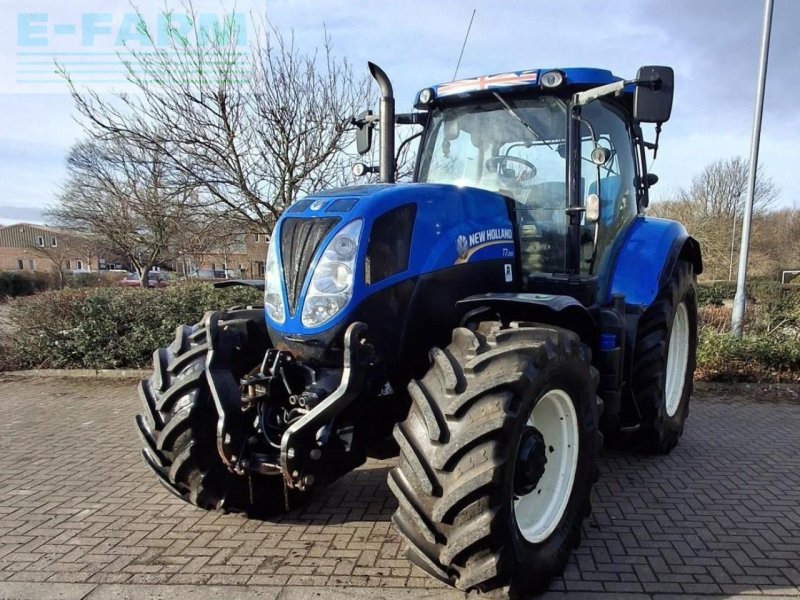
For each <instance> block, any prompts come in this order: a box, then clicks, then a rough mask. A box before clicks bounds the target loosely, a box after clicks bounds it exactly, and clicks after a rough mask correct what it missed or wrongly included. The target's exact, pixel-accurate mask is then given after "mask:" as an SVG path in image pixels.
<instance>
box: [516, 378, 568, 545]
mask: <svg viewBox="0 0 800 600" xmlns="http://www.w3.org/2000/svg"><path fill="white" fill-rule="evenodd" d="M528 426H530V427H534V428H535V429H536V430H537V431H538V432H539V433H540V434H541V437H542V439H543V441H544V452H545V454H546V457H547V460H546V462H545V464H544V472H543V473H542V474H541V476H540V477H539V479H538V482H537V483H536V487H535V489H532V490H531V491H529V492H528V493H525V494H521V495H519V496H518V497H516V498H515V499H514V515H515V517H516V520H517V526H518V527H519V531H520V533H521V534H522V536H523V537H524V538H525V539H526V540H527V541H528V542H530V543H532V544H536V543H539V542H542V541H544V540H546V539H547V538H548V537H550V535H552V533H553V531H555V529H556V527H557V526H558V524H559V522H560V521H561V517H562V516H563V515H564V511H565V510H566V508H567V504H568V503H569V498H570V496H571V495H572V487H573V484H574V482H575V472H576V471H577V467H578V416H577V412H576V410H575V405H574V403H573V401H572V398H570V396H569V394H567V393H566V392H565V391H564V390H550V391H548V392H547V393H546V394H545V395H544V396H542V397H541V398H540V399H539V401H538V402H537V403H536V406H534V408H533V411H532V412H531V416H530V418H529V419H528Z"/></svg>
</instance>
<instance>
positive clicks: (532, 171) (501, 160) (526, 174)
mask: <svg viewBox="0 0 800 600" xmlns="http://www.w3.org/2000/svg"><path fill="white" fill-rule="evenodd" d="M507 162H515V163H519V164H521V165H523V166H525V167H527V168H528V171H523V172H522V173H520V174H519V175H517V176H516V177H515V181H516V182H517V183H520V182H522V181H525V180H526V179H533V178H534V177H536V166H535V165H534V164H533V163H532V162H530V161H528V160H525V159H524V158H519V157H518V156H510V155H508V154H504V155H502V156H493V157H491V158H490V159H488V160H487V161H486V168H487V169H491V170H495V169H497V168H498V166H499V167H502V166H503V165H504V164H505V163H507Z"/></svg>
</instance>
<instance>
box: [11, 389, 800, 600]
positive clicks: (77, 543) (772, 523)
mask: <svg viewBox="0 0 800 600" xmlns="http://www.w3.org/2000/svg"><path fill="white" fill-rule="evenodd" d="M138 402H139V401H138V398H137V395H136V392H135V390H134V387H133V386H132V385H130V384H127V383H119V382H113V381H110V382H103V383H102V384H101V385H98V384H97V383H96V382H82V381H80V380H70V381H58V380H49V379H48V380H45V379H42V380H30V381H24V382H21V381H6V382H3V381H0V423H11V422H16V423H15V426H14V429H13V430H11V429H4V430H3V431H2V435H0V443H2V450H3V451H2V452H0V581H3V582H9V581H11V582H18V583H19V585H22V584H26V583H27V584H30V585H33V584H35V583H36V582H40V581H50V582H56V583H57V584H60V585H63V586H68V585H74V583H75V582H77V583H87V584H116V583H121V584H128V585H145V584H146V585H155V584H167V585H174V584H178V583H180V584H215V585H236V586H244V585H263V586H276V587H277V586H287V585H289V586H293V587H295V586H296V587H299V588H307V586H318V587H329V586H338V587H342V586H373V587H387V588H395V589H402V588H419V589H429V590H431V592H427V593H428V594H435V593H436V590H442V589H444V586H443V584H442V583H441V582H438V581H436V580H434V579H432V578H431V577H428V576H427V575H426V574H424V573H423V572H422V571H421V570H419V569H417V568H416V567H413V566H412V565H411V564H410V563H409V562H408V561H407V560H406V559H405V557H404V548H403V545H402V543H401V541H400V538H399V536H398V535H397V534H396V533H395V531H394V530H393V528H392V526H391V523H390V516H391V514H392V512H393V511H394V509H395V507H396V505H397V504H396V502H395V500H394V498H393V497H392V496H391V494H390V493H389V491H388V489H387V487H386V484H385V481H386V474H387V471H388V469H389V468H391V466H392V464H393V462H392V461H368V462H367V463H366V464H365V465H364V466H363V467H362V468H361V469H359V470H357V471H355V472H353V473H351V474H348V475H346V476H345V477H343V478H342V479H341V480H340V481H339V482H337V483H334V484H333V485H331V486H329V487H328V488H326V489H324V490H320V491H319V492H317V494H316V495H315V498H314V499H313V500H312V502H311V503H310V504H308V505H307V506H305V507H303V508H300V509H297V510H294V511H292V512H291V513H289V514H287V515H284V516H282V517H279V518H276V519H275V520H272V521H259V520H248V519H246V518H244V517H242V516H238V515H222V514H219V513H206V512H202V511H199V510H197V509H195V508H193V507H191V506H188V505H186V504H184V503H182V502H180V501H179V500H177V499H175V498H174V497H173V496H171V495H170V494H168V493H167V492H166V491H164V489H163V488H161V486H160V485H158V483H157V482H156V481H155V479H154V478H153V477H152V476H151V474H150V473H149V472H148V471H147V470H146V468H145V467H144V465H143V464H142V462H141V458H140V455H139V440H138V438H137V436H136V433H135V430H134V428H133V426H132V425H131V415H133V414H134V413H135V412H137V411H138ZM36 403H38V404H39V405H40V406H39V408H40V409H37V410H32V409H31V407H32V406H34V405H36ZM90 421H91V424H90V425H85V424H86V423H89V422H90ZM798 421H800V404H788V403H785V404H780V403H779V404H766V403H754V402H745V401H742V399H740V398H737V397H735V396H734V397H732V398H729V399H723V400H719V399H714V398H711V397H708V396H707V397H704V398H700V399H695V401H694V402H693V405H692V411H691V417H690V419H689V422H688V424H687V427H686V431H685V434H684V437H683V439H682V440H681V443H680V445H679V446H678V447H677V448H676V449H675V450H674V451H673V452H672V453H671V454H670V455H669V456H660V457H649V456H643V455H636V454H633V453H629V452H621V451H617V450H611V449H608V450H606V451H605V453H604V455H603V457H602V459H601V462H600V469H601V472H602V476H601V479H600V481H599V482H598V484H597V485H596V487H595V492H594V495H593V505H594V513H593V515H592V517H591V519H590V520H588V521H587V523H586V524H585V526H584V531H583V540H582V544H581V546H580V547H579V548H578V549H577V550H576V551H575V552H574V553H573V555H572V557H571V558H570V562H569V564H568V566H567V568H566V570H565V572H564V575H563V577H560V578H558V579H557V580H556V581H555V582H554V583H553V587H552V590H553V591H564V592H567V593H568V594H575V595H581V594H591V593H598V592H602V593H604V594H606V595H607V596H608V597H614V596H616V595H620V597H624V595H625V594H641V593H644V594H650V595H661V594H674V595H680V594H684V595H688V596H695V595H704V594H712V595H713V594H728V595H735V594H744V595H751V594H767V595H773V594H776V595H783V594H786V595H792V594H796V593H798V592H797V591H798V586H800V570H798V567H797V556H798V555H800V543H798V541H797V540H800V514H798V511H797V506H798V504H800V456H798V453H797V450H796V449H797V447H798V446H800V435H799V434H798V430H797V427H796V423H797V422H798ZM32 437H34V438H35V439H37V440H38V443H37V444H34V445H32V444H31V443H30V439H31V438H32ZM86 456H88V457H91V460H86V459H85V457H86ZM4 585H8V584H7V583H4ZM15 585H16V584H15ZM318 587H315V588H313V589H318ZM307 589H312V588H307Z"/></svg>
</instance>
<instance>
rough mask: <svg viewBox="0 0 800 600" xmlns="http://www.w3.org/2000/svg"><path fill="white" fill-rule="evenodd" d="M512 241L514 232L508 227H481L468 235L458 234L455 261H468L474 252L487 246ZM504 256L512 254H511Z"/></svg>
mask: <svg viewBox="0 0 800 600" xmlns="http://www.w3.org/2000/svg"><path fill="white" fill-rule="evenodd" d="M513 241H514V234H513V232H512V231H511V229H510V228H506V227H494V228H492V229H482V230H480V231H476V232H474V233H470V234H469V235H459V236H458V237H457V238H456V253H457V254H458V259H457V260H456V262H457V263H464V262H469V259H470V258H471V257H472V255H473V254H475V252H477V251H478V250H481V249H483V248H487V247H488V246H494V245H496V244H511V243H513ZM504 256H513V252H512V254H509V255H506V254H504Z"/></svg>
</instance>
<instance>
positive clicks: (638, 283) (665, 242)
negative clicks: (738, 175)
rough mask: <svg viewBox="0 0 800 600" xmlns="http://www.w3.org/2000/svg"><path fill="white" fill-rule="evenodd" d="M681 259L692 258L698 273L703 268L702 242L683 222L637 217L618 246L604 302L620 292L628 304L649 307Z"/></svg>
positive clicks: (691, 260)
mask: <svg viewBox="0 0 800 600" xmlns="http://www.w3.org/2000/svg"><path fill="white" fill-rule="evenodd" d="M679 259H683V260H687V261H689V262H691V263H692V264H693V265H694V272H695V273H696V274H699V273H702V272H703V260H702V257H701V254H700V245H699V244H698V242H697V240H695V239H694V238H693V237H691V236H690V235H689V234H688V233H687V232H686V229H685V228H684V226H683V225H681V224H680V223H678V222H676V221H669V220H667V219H655V218H649V217H647V218H645V217H639V218H637V219H636V220H635V221H634V222H633V224H632V225H631V228H630V229H629V230H628V234H627V238H626V239H625V241H624V242H623V243H622V245H621V247H620V249H619V252H618V254H617V259H616V261H615V263H614V268H613V272H612V274H611V280H610V284H609V285H608V289H607V290H606V296H605V299H604V300H605V301H604V302H603V301H601V304H609V303H610V302H611V301H612V299H613V297H614V296H616V295H621V296H624V297H625V303H626V304H627V305H628V306H632V305H633V306H641V307H644V308H647V307H648V306H650V305H651V304H652V303H653V301H654V300H655V299H656V296H657V295H658V292H659V291H660V290H661V289H662V288H663V287H664V286H665V285H666V284H667V282H669V278H670V276H671V275H672V272H673V270H674V269H675V265H676V264H677V262H678V260H679Z"/></svg>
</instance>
